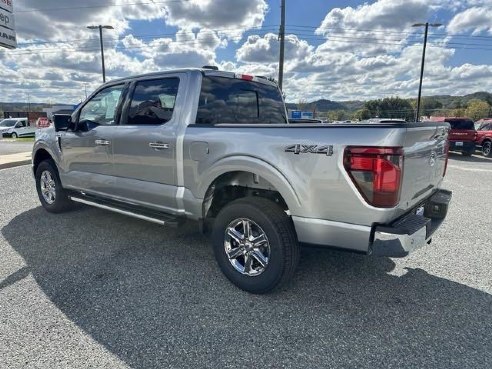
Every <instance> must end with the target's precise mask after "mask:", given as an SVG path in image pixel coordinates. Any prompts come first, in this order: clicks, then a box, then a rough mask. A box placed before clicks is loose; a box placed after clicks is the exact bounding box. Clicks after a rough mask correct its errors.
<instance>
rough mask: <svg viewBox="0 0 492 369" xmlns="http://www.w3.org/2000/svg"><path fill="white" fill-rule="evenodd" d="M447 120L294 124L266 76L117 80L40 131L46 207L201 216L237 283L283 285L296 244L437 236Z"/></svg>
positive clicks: (378, 250)
mask: <svg viewBox="0 0 492 369" xmlns="http://www.w3.org/2000/svg"><path fill="white" fill-rule="evenodd" d="M448 131H449V126H448V125H447V124H446V123H430V122H429V123H376V124H292V123H291V124H289V122H288V119H287V115H286V110H285V105H284V102H283V99H282V94H281V92H280V91H279V89H278V87H277V85H276V84H275V83H274V82H272V81H270V80H268V79H266V78H263V77H254V76H249V75H241V74H234V73H231V72H222V71H218V70H211V69H206V68H203V69H183V70H175V71H169V72H162V73H154V74H146V75H140V76H135V77H130V78H125V79H120V80H115V81H111V82H109V83H106V84H105V85H103V86H101V87H100V88H99V89H98V90H96V91H95V92H94V93H93V94H92V95H91V96H90V97H89V98H88V99H87V100H86V101H85V102H84V103H83V104H81V105H80V106H79V107H78V108H77V110H76V111H75V112H74V113H73V114H72V115H71V116H55V117H54V127H52V128H46V129H43V130H38V132H37V134H36V142H35V144H34V149H33V161H32V162H33V171H34V175H35V180H36V188H37V191H38V195H39V199H40V201H41V203H42V205H43V207H44V208H45V209H46V210H47V211H50V212H55V213H58V212H62V211H65V210H68V209H69V208H70V207H71V206H73V204H74V203H83V204H88V205H92V206H96V207H99V208H102V209H106V210H111V211H115V212H118V213H122V214H126V215H129V216H133V217H136V218H140V219H145V220H148V221H151V222H155V223H158V224H169V225H178V224H180V223H181V222H183V221H184V220H193V221H196V222H197V223H198V225H199V227H200V229H201V230H202V231H205V232H210V234H211V238H212V241H213V242H212V243H213V250H214V254H215V257H216V259H217V262H218V264H219V266H220V268H221V269H222V271H223V272H224V274H225V275H226V276H227V278H229V279H230V280H231V281H232V282H233V283H234V284H236V285H237V286H238V287H240V288H242V289H244V290H246V291H249V292H253V293H265V292H268V291H270V290H272V289H274V288H276V287H277V286H279V285H281V284H283V283H285V282H286V281H288V280H289V279H290V278H291V277H292V275H293V274H294V271H295V268H296V265H297V263H298V260H299V252H300V245H303V244H309V245H318V246H326V247H334V248H339V249H344V250H350V251H354V252H359V253H364V254H368V255H369V254H372V255H379V256H389V257H403V256H406V255H407V254H408V253H409V252H411V251H413V250H414V249H416V248H418V247H420V246H423V245H425V244H427V243H430V240H431V236H432V234H433V233H434V231H435V230H436V229H437V228H438V227H439V225H440V224H441V223H442V221H443V220H444V218H445V216H446V213H447V209H448V205H449V202H450V200H451V193H450V192H449V191H445V190H442V189H440V186H441V183H442V181H443V177H444V175H445V172H446V165H447V151H448V146H447V135H448Z"/></svg>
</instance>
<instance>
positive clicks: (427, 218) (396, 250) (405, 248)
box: [371, 190, 452, 257]
mask: <svg viewBox="0 0 492 369" xmlns="http://www.w3.org/2000/svg"><path fill="white" fill-rule="evenodd" d="M451 196H452V193H451V191H446V190H439V191H437V192H436V193H435V194H434V195H432V196H431V197H430V198H428V199H427V201H426V202H425V203H424V204H423V206H424V209H425V210H424V215H423V216H422V215H416V214H414V213H413V212H412V213H410V214H407V215H405V216H404V217H403V218H400V219H398V220H396V221H395V222H393V223H391V224H390V225H379V226H376V227H375V228H374V240H373V242H372V245H371V251H372V254H373V255H376V256H389V257H404V256H407V255H408V254H409V253H410V252H412V251H414V250H416V249H418V248H420V247H422V246H424V245H425V244H427V243H430V240H431V237H432V235H433V234H434V232H435V231H436V230H437V229H438V228H439V226H440V225H441V224H442V222H443V221H444V219H445V218H446V215H447V212H448V207H449V203H450V202H451Z"/></svg>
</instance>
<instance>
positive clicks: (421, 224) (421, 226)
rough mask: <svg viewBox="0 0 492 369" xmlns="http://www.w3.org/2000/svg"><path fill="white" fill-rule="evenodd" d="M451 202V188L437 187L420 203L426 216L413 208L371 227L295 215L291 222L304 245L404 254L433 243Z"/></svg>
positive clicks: (386, 254) (374, 252) (387, 254)
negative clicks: (402, 214)
mask: <svg viewBox="0 0 492 369" xmlns="http://www.w3.org/2000/svg"><path fill="white" fill-rule="evenodd" d="M450 201H451V192H450V191H446V190H438V191H437V192H435V193H434V194H433V195H432V196H430V197H429V198H427V200H425V202H424V203H423V204H420V205H424V208H425V212H424V216H421V215H416V214H415V212H414V211H411V212H409V213H407V214H406V215H405V216H403V217H401V218H399V219H397V220H395V221H394V222H392V223H391V224H389V225H375V226H373V227H370V226H363V225H357V224H349V223H342V222H334V221H329V220H325V219H313V218H303V217H298V216H292V221H293V222H294V226H295V229H296V232H297V238H298V240H299V242H300V243H303V244H309V245H316V246H321V247H329V248H337V249H343V250H346V251H354V252H359V253H364V254H373V255H377V256H390V257H404V256H407V255H408V254H409V253H410V252H412V251H414V250H416V249H418V248H420V247H422V246H424V245H425V244H426V243H429V242H430V238H431V236H432V234H433V233H434V232H435V231H436V230H437V228H439V226H440V225H441V223H442V222H443V221H444V218H445V217H446V214H447V210H448V206H449V202H450ZM414 210H415V209H414Z"/></svg>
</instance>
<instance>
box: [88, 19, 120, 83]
mask: <svg viewBox="0 0 492 369" xmlns="http://www.w3.org/2000/svg"><path fill="white" fill-rule="evenodd" d="M87 28H88V29H99V42H100V43H101V61H102V75H103V83H105V82H106V69H105V68H104V47H103V34H102V30H103V28H106V29H114V28H113V26H102V25H98V26H87Z"/></svg>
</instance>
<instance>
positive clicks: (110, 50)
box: [0, 0, 492, 102]
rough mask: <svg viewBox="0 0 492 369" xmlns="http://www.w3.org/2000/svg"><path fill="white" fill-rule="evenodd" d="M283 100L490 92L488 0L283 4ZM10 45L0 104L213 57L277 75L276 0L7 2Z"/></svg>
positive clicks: (65, 94)
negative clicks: (14, 41) (95, 27)
mask: <svg viewBox="0 0 492 369" xmlns="http://www.w3.org/2000/svg"><path fill="white" fill-rule="evenodd" d="M286 3H287V6H286V34H287V38H286V65H285V76H284V80H285V84H284V92H285V94H286V96H287V100H288V101H298V100H314V99H319V98H325V99H331V100H355V99H357V100H367V99H371V98H380V97H385V96H401V97H414V96H415V95H416V91H417V86H418V77H419V67H420V57H421V52H422V39H423V35H422V33H423V29H422V28H420V29H417V28H412V24H414V23H416V22H426V21H428V22H434V23H441V24H443V26H441V27H439V28H436V29H431V30H430V33H429V43H428V50H427V57H426V73H425V79H424V90H423V93H424V95H433V94H449V95H462V94H467V93H472V92H475V91H489V92H490V91H491V89H492V65H491V64H492V62H491V61H492V23H491V21H490V19H492V0H460V1H458V0H425V1H424V0H377V1H367V2H363V1H354V0H351V1H326V0H325V1H321V0H310V1H292V0H287V1H286ZM14 12H15V17H16V28H17V36H18V42H19V47H18V48H17V49H16V50H7V49H4V50H1V51H0V78H2V81H3V83H2V85H1V87H0V89H1V90H0V101H22V100H25V99H26V97H27V95H29V98H30V99H31V101H39V102H49V101H66V102H78V101H80V100H81V99H82V98H83V97H84V94H83V91H84V90H85V89H86V88H87V89H88V90H89V91H90V90H92V89H95V88H97V86H98V85H99V84H100V83H101V66H100V63H101V62H100V53H99V39H98V34H97V32H94V31H90V30H87V29H86V26H87V25H91V24H111V25H112V26H114V28H115V29H114V30H105V31H104V40H105V55H106V58H105V59H106V67H107V68H106V73H107V76H108V78H109V79H112V78H118V77H123V76H128V75H132V74H137V73H145V72H153V71H157V70H165V69H172V68H180V67H199V66H202V65H204V64H215V65H218V66H219V67H220V68H221V69H225V70H234V71H238V72H242V73H252V74H261V75H268V76H272V77H275V78H276V77H277V74H278V63H277V62H278V48H279V43H278V39H277V34H278V26H279V23H280V0H269V1H267V0H234V1H231V0H213V1H211V0H87V1H84V2H80V1H76V0H64V1H60V0H43V2H40V1H39V0H17V1H15V2H14Z"/></svg>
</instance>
